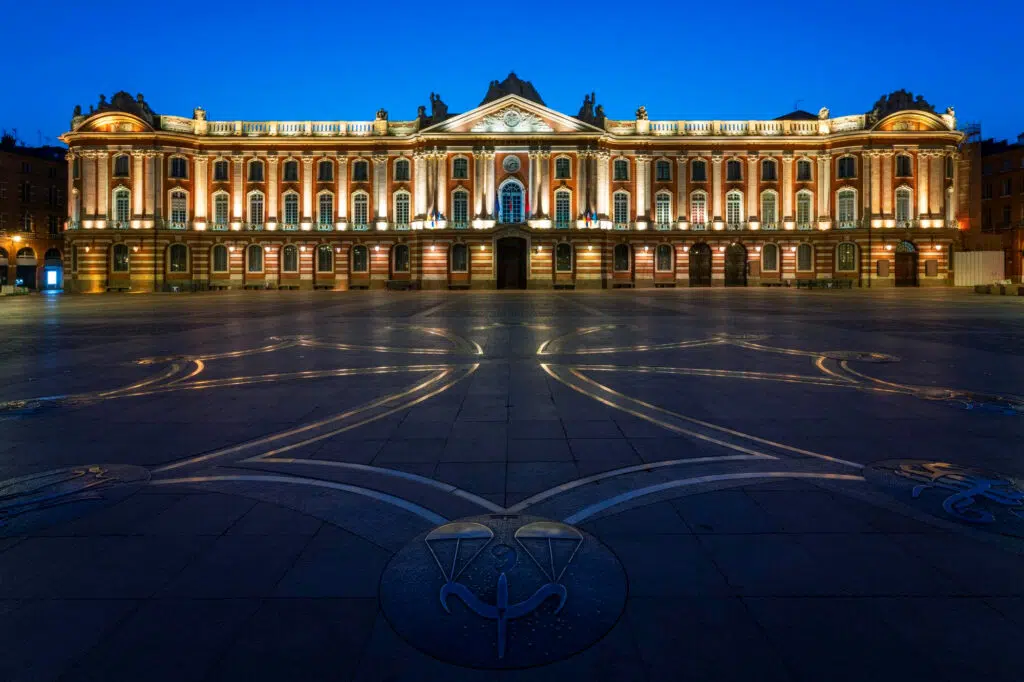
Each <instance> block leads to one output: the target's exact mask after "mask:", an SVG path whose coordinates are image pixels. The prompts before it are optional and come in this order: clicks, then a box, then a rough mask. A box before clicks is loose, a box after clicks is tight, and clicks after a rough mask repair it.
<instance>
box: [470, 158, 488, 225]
mask: <svg viewBox="0 0 1024 682" xmlns="http://www.w3.org/2000/svg"><path fill="white" fill-rule="evenodd" d="M485 157H486V155H485V154H484V152H482V151H480V150H479V149H474V150H473V217H474V218H482V217H483V216H484V209H485V207H486V206H487V188H486V187H485V185H486V184H487V183H485V182H484V163H485V162H486V158H485Z"/></svg>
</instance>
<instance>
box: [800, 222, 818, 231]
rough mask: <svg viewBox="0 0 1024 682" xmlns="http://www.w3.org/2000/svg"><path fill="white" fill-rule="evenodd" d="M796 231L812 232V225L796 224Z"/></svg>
mask: <svg viewBox="0 0 1024 682" xmlns="http://www.w3.org/2000/svg"><path fill="white" fill-rule="evenodd" d="M796 229H798V230H813V229H814V223H797V224H796Z"/></svg>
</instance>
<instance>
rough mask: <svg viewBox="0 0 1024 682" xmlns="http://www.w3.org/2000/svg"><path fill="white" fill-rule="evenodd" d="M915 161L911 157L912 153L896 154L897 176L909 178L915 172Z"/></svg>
mask: <svg viewBox="0 0 1024 682" xmlns="http://www.w3.org/2000/svg"><path fill="white" fill-rule="evenodd" d="M913 167H914V162H913V159H911V158H910V154H897V155H896V177H897V178H909V177H911V176H912V175H913V174H914V171H913Z"/></svg>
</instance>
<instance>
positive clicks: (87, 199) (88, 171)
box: [69, 152, 96, 218]
mask: <svg viewBox="0 0 1024 682" xmlns="http://www.w3.org/2000/svg"><path fill="white" fill-rule="evenodd" d="M79 158H81V159H82V162H81V165H80V169H81V175H82V178H81V187H82V208H83V210H84V211H85V216H86V217H87V218H93V217H94V216H95V215H96V180H95V178H96V160H95V158H94V157H93V154H92V152H82V153H81V154H79ZM69 175H70V173H69Z"/></svg>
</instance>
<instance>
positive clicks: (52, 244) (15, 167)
mask: <svg viewBox="0 0 1024 682" xmlns="http://www.w3.org/2000/svg"><path fill="white" fill-rule="evenodd" d="M66 154H67V150H66V149H65V148H63V147H52V146H50V147H26V146H24V145H20V144H18V143H17V142H16V140H15V139H14V137H13V136H11V135H7V134H5V135H4V136H3V137H2V138H0V284H3V285H8V284H20V285H21V286H25V287H28V288H30V289H36V288H41V287H44V286H46V277H47V275H46V274H45V269H46V268H45V267H44V266H45V265H47V264H48V265H49V266H50V269H51V271H53V273H54V274H52V275H49V277H50V288H60V286H61V284H62V283H61V273H60V268H61V262H62V260H63V248H64V244H63V234H62V233H63V231H64V222H65V220H67V215H68V213H67V186H68V179H67V178H68V165H67V161H66Z"/></svg>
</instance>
